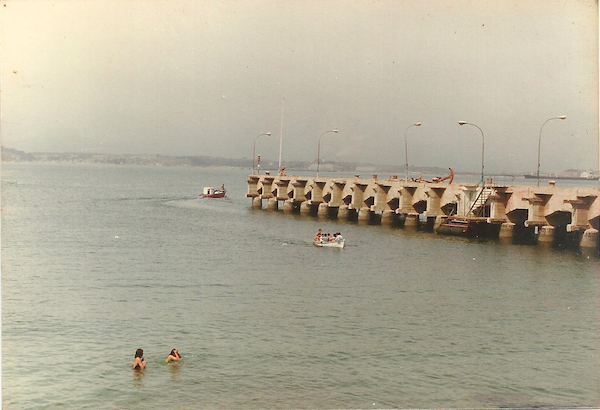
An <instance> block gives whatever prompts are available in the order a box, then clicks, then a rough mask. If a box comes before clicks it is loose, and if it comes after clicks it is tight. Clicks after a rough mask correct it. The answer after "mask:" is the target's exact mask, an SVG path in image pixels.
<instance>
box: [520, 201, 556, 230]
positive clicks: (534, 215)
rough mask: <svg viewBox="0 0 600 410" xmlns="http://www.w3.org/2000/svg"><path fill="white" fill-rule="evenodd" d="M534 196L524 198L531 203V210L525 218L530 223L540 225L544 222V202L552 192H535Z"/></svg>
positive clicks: (545, 202)
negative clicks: (527, 217)
mask: <svg viewBox="0 0 600 410" xmlns="http://www.w3.org/2000/svg"><path fill="white" fill-rule="evenodd" d="M534 195H535V196H534V197H531V198H524V200H526V201H528V202H529V203H530V204H531V212H530V213H529V219H528V220H527V221H528V222H529V224H530V225H537V224H539V225H541V224H545V223H546V218H545V214H546V204H547V203H548V201H549V200H550V197H552V194H546V193H537V194H534Z"/></svg>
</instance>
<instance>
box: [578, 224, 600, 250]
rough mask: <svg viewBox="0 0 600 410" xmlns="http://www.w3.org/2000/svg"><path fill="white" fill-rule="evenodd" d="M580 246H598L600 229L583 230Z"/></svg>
mask: <svg viewBox="0 0 600 410" xmlns="http://www.w3.org/2000/svg"><path fill="white" fill-rule="evenodd" d="M579 246H581V247H582V248H595V247H596V246H598V230H597V229H594V228H589V229H586V230H585V232H583V236H582V237H581V243H580V244H579Z"/></svg>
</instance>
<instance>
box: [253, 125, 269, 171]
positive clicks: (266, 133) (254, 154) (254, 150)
mask: <svg viewBox="0 0 600 410" xmlns="http://www.w3.org/2000/svg"><path fill="white" fill-rule="evenodd" d="M261 135H271V133H270V132H263V133H262V134H259V135H257V136H256V138H254V146H253V148H252V175H254V159H255V157H256V140H257V139H258V137H260V136H261Z"/></svg>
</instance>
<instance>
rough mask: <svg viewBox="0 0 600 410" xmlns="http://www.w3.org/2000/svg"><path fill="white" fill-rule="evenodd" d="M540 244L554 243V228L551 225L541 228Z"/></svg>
mask: <svg viewBox="0 0 600 410" xmlns="http://www.w3.org/2000/svg"><path fill="white" fill-rule="evenodd" d="M539 229H540V231H539V234H538V242H546V243H547V242H549V243H552V242H554V227H553V226H550V225H544V226H540V228H539Z"/></svg>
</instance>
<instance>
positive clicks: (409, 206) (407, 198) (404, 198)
mask: <svg viewBox="0 0 600 410" xmlns="http://www.w3.org/2000/svg"><path fill="white" fill-rule="evenodd" d="M416 190H417V187H416V186H405V187H403V188H402V189H401V190H400V191H399V192H400V194H401V200H400V209H401V210H402V213H403V214H411V213H414V212H415V208H414V207H413V197H414V194H415V192H416Z"/></svg>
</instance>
